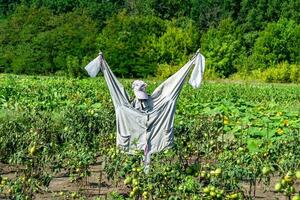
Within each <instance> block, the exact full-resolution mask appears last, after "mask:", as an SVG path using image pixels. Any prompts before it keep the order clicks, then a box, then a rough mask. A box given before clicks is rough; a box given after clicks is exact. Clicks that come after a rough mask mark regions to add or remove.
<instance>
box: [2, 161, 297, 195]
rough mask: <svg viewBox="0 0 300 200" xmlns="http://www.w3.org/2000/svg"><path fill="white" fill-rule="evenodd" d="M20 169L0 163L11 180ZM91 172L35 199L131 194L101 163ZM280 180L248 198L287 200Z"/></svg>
mask: <svg viewBox="0 0 300 200" xmlns="http://www.w3.org/2000/svg"><path fill="white" fill-rule="evenodd" d="M20 168H21V167H18V166H9V165H6V164H2V163H0V175H2V176H5V177H8V178H9V179H13V178H15V177H16V175H15V174H16V172H17V171H18V170H19V169H20ZM90 171H91V175H90V176H89V177H87V178H84V179H82V180H80V181H76V182H72V181H71V179H70V177H69V176H68V174H67V173H66V172H60V173H58V174H57V175H56V176H55V177H54V178H53V179H52V181H51V182H50V185H49V187H48V190H45V191H44V192H41V193H37V194H35V196H34V199H37V200H39V199H42V200H46V199H73V198H71V194H72V192H77V193H79V194H80V195H82V196H85V197H87V199H96V198H97V197H100V198H101V199H109V197H108V194H109V193H111V192H112V191H116V192H118V193H122V194H124V195H126V194H128V193H129V189H128V188H127V187H126V186H125V185H123V183H120V184H119V185H116V184H115V183H113V182H112V181H110V180H108V178H107V177H106V175H105V174H104V173H103V172H102V170H101V165H100V163H99V162H98V163H96V164H95V165H91V166H90ZM100 177H101V178H100ZM279 178H280V177H278V176H275V177H273V178H272V179H271V180H270V187H269V188H265V186H264V184H263V183H262V182H260V183H257V184H256V190H255V193H256V194H255V198H254V194H253V193H252V194H251V196H252V198H250V196H249V197H248V198H249V199H259V200H260V199H265V200H269V199H270V200H271V199H278V200H286V197H284V196H282V195H280V194H277V193H275V192H274V190H273V188H274V185H275V184H276V182H278V180H279ZM100 179H101V180H100ZM295 185H296V191H300V183H299V182H297V183H296V184H295ZM249 186H250V185H249V183H244V191H245V194H248V195H249ZM252 191H253V190H252ZM62 192H63V193H62ZM0 199H3V200H4V199H5V197H4V196H3V195H2V196H1V194H0Z"/></svg>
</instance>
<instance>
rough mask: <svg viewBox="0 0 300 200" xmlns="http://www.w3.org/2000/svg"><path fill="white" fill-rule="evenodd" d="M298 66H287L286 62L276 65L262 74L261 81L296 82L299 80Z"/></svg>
mask: <svg viewBox="0 0 300 200" xmlns="http://www.w3.org/2000/svg"><path fill="white" fill-rule="evenodd" d="M297 68H299V66H297V65H289V64H288V63H287V62H284V63H281V64H278V65H277V66H276V67H271V68H268V69H267V70H265V71H264V72H262V79H263V80H264V81H266V82H282V83H288V82H295V83H296V82H298V81H299V78H300V72H299V69H297Z"/></svg>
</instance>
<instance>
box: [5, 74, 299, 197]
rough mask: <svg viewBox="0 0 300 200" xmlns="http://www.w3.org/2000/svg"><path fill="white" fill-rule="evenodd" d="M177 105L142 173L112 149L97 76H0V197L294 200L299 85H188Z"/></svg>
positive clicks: (107, 108)
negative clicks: (163, 146)
mask: <svg viewBox="0 0 300 200" xmlns="http://www.w3.org/2000/svg"><path fill="white" fill-rule="evenodd" d="M131 82H132V80H128V79H126V80H125V79H124V80H122V83H123V84H124V85H125V86H126V87H128V88H130V84H131ZM147 83H148V85H149V91H151V89H153V88H155V87H156V86H157V85H158V84H159V83H160V82H159V81H157V80H149V81H147ZM131 96H133V95H132V94H131ZM177 103H178V104H177V110H176V114H175V127H174V134H175V142H174V146H173V147H172V148H171V149H168V150H165V151H163V152H161V153H158V154H154V155H153V156H152V160H151V167H150V171H149V173H148V174H145V173H144V170H143V163H142V162H141V160H142V156H143V152H138V153H137V155H127V154H125V153H123V152H121V151H120V150H119V149H117V148H116V145H115V132H116V128H115V116H114V109H113V105H112V102H111V100H110V95H109V92H108V89H107V87H106V84H105V81H104V80H103V78H102V77H101V78H95V79H69V78H63V77H41V76H16V75H5V74H3V75H0V199H38V198H50V199H51V198H53V199H169V200H175V199H177V200H179V199H194V200H197V199H255V198H257V197H260V198H264V199H276V198H278V199H292V200H299V199H300V197H299V195H300V153H299V152H300V145H299V144H300V137H299V136H300V85H292V84H290V85H287V84H260V83H255V84H247V83H227V82H205V83H204V84H203V86H202V87H201V88H200V89H198V90H193V89H192V88H191V87H190V86H189V85H187V84H186V85H185V86H184V88H183V90H182V92H181V95H180V97H179V100H178V102H177ZM62 177H65V178H66V179H67V180H68V182H70V184H71V183H72V184H74V185H76V187H73V189H72V190H68V189H67V187H61V188H58V187H56V190H53V188H52V187H53V185H55V183H58V182H57V180H58V179H59V178H62ZM55 181H56V182H55ZM91 188H92V190H91Z"/></svg>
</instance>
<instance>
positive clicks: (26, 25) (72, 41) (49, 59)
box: [0, 6, 97, 74]
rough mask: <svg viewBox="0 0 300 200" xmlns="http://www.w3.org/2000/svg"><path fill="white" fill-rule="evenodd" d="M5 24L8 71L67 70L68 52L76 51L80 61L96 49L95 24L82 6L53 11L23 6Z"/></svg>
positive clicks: (2, 62) (2, 60)
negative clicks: (66, 10) (63, 11)
mask: <svg viewBox="0 0 300 200" xmlns="http://www.w3.org/2000/svg"><path fill="white" fill-rule="evenodd" d="M2 28H4V32H2V30H1V37H0V43H1V50H0V52H1V55H0V67H5V69H4V71H5V72H14V73H26V74H49V73H55V72H56V71H57V70H65V71H67V67H66V63H67V62H66V59H67V57H68V56H72V55H76V56H77V57H78V59H79V61H80V62H81V61H82V59H83V57H84V56H89V55H91V54H94V53H95V50H96V48H95V47H96V46H95V41H94V40H95V38H96V37H95V34H96V32H97V29H96V24H95V23H94V22H93V21H92V20H91V19H90V18H89V17H88V16H87V15H86V14H85V13H84V12H82V11H81V10H75V11H73V12H70V13H67V14H61V15H53V14H52V13H51V12H50V10H48V9H46V8H40V9H37V8H28V7H25V6H20V7H18V8H17V10H16V12H15V13H14V14H13V15H11V16H10V17H9V18H8V20H7V22H6V23H4V25H2ZM10 66H11V67H10Z"/></svg>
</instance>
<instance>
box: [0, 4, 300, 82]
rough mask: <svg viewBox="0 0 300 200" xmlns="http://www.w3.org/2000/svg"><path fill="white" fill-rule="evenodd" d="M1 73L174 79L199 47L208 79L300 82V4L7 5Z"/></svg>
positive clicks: (1, 28) (1, 21)
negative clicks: (88, 68)
mask: <svg viewBox="0 0 300 200" xmlns="http://www.w3.org/2000/svg"><path fill="white" fill-rule="evenodd" d="M0 2H1V3H0V6H1V7H0V72H4V73H17V74H42V75H49V74H51V75H52V74H56V75H69V76H84V75H85V72H84V70H83V67H84V66H85V65H86V64H87V63H88V62H89V61H90V60H91V59H92V58H94V57H95V56H96V55H97V53H98V51H99V50H101V51H103V52H104V55H105V57H106V60H107V62H108V63H109V64H110V66H111V68H112V69H113V71H114V72H115V73H116V74H117V75H118V76H121V77H146V76H147V77H148V76H157V77H161V78H164V77H167V76H169V75H170V74H172V73H173V72H174V71H176V70H177V69H178V68H179V67H180V66H181V65H182V64H184V63H185V62H186V61H187V60H188V59H189V58H190V56H191V55H192V54H193V53H194V52H196V50H197V49H198V48H200V51H201V53H202V54H203V55H204V56H205V57H206V59H207V66H206V67H207V68H206V76H207V77H208V78H216V77H236V78H241V79H243V78H249V77H252V78H253V79H261V80H264V81H268V82H273V81H274V82H300V23H299V22H300V12H299V11H300V2H299V0H285V1H282V0H206V1H200V0H90V1H88V0H6V1H3V0H2V1H0Z"/></svg>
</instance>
